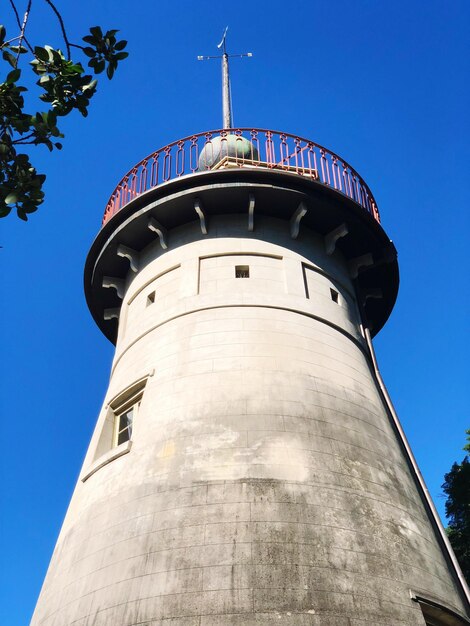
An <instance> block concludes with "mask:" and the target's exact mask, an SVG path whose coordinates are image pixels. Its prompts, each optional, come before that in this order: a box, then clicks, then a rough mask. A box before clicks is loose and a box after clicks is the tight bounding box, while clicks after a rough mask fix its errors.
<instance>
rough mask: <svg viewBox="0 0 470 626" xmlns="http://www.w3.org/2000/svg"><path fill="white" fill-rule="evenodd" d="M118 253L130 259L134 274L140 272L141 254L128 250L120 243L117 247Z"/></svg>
mask: <svg viewBox="0 0 470 626" xmlns="http://www.w3.org/2000/svg"><path fill="white" fill-rule="evenodd" d="M116 252H117V255H118V256H120V257H123V258H126V259H128V261H129V264H130V266H131V270H132V271H133V272H138V271H139V253H138V252H137V250H133V249H132V248H128V247H127V246H124V245H123V244H122V243H120V244H119V245H118V247H117V251H116Z"/></svg>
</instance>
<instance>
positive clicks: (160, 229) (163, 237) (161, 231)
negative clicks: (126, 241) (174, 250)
mask: <svg viewBox="0 0 470 626" xmlns="http://www.w3.org/2000/svg"><path fill="white" fill-rule="evenodd" d="M147 226H148V228H149V229H150V230H151V231H153V232H154V233H157V235H158V238H159V240H160V245H161V247H162V248H163V249H164V250H166V249H167V248H168V243H167V230H166V228H165V227H164V226H162V225H161V224H160V222H157V220H156V219H155V218H153V217H151V218H150V219H149V221H148V224H147Z"/></svg>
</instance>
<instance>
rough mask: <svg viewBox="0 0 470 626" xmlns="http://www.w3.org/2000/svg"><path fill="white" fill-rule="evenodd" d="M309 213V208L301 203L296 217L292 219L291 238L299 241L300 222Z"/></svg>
mask: <svg viewBox="0 0 470 626" xmlns="http://www.w3.org/2000/svg"><path fill="white" fill-rule="evenodd" d="M306 213H307V207H306V206H305V203H304V202H301V203H300V204H299V206H298V207H297V210H296V211H295V213H294V215H293V216H292V217H291V218H290V236H291V237H292V239H297V237H298V236H299V231H300V220H301V219H302V218H303V217H304V215H305V214H306Z"/></svg>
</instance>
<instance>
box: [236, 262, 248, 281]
mask: <svg viewBox="0 0 470 626" xmlns="http://www.w3.org/2000/svg"><path fill="white" fill-rule="evenodd" d="M235 278H250V266H249V265H235Z"/></svg>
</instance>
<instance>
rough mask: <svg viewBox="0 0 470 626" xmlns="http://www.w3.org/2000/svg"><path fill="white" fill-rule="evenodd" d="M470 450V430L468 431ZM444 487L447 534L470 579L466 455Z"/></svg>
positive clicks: (469, 493) (469, 485)
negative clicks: (447, 522)
mask: <svg viewBox="0 0 470 626" xmlns="http://www.w3.org/2000/svg"><path fill="white" fill-rule="evenodd" d="M466 435H467V443H466V444H465V446H464V447H463V449H464V450H465V452H470V430H467V431H466ZM442 489H443V491H444V493H445V494H446V496H447V500H446V505H445V506H446V517H447V518H448V520H449V525H448V527H447V535H448V537H449V541H450V543H451V545H452V548H453V549H454V552H455V556H456V557H457V559H458V561H459V563H460V567H461V568H462V572H463V575H464V576H465V578H466V579H467V581H470V460H469V458H468V454H466V455H465V457H464V458H463V460H462V462H461V463H454V464H453V465H452V468H451V470H450V472H448V473H447V474H445V476H444V484H443V485H442Z"/></svg>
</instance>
